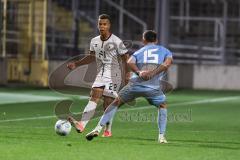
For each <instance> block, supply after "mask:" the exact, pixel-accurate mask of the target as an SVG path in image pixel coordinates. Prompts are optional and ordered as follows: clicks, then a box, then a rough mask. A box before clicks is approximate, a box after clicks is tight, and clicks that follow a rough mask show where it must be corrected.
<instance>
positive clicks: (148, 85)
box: [86, 30, 173, 143]
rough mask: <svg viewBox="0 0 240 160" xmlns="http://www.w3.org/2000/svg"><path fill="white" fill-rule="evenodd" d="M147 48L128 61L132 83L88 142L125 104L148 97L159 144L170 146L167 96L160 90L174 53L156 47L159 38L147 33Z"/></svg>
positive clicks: (124, 88) (106, 112)
mask: <svg viewBox="0 0 240 160" xmlns="http://www.w3.org/2000/svg"><path fill="white" fill-rule="evenodd" d="M143 43H144V47H142V48H141V49H139V50H138V51H136V52H135V53H134V54H133V55H132V56H131V57H130V58H129V60H128V66H129V68H130V69H131V70H132V72H133V73H134V74H133V75H132V77H131V79H130V82H129V83H128V84H127V85H126V86H125V87H123V88H122V89H121V90H120V92H119V93H118V97H117V98H116V99H115V100H114V101H113V103H111V104H110V105H109V106H108V108H107V109H106V110H105V112H104V115H103V116H102V117H101V119H100V121H99V123H98V125H97V126H96V128H95V129H94V130H93V131H91V132H90V133H88V134H87V135H86V138H87V140H92V139H93V138H94V137H97V136H98V135H99V133H100V132H101V130H102V128H103V127H104V126H105V125H106V123H107V122H108V121H109V120H110V119H111V118H112V117H113V116H114V114H115V113H116V112H117V110H118V108H119V107H121V106H122V105H123V104H124V103H126V102H129V101H132V100H134V99H135V98H137V97H145V98H146V99H147V101H148V102H149V104H151V105H154V106H156V107H157V108H158V127H159V136H158V142H159V143H167V140H166V138H165V131H166V125H167V105H166V102H165V101H166V96H165V95H164V93H163V91H162V90H161V87H160V81H161V78H162V77H163V74H164V72H165V71H166V70H167V69H168V68H169V67H170V65H171V64H172V60H173V59H172V53H171V52H170V51H169V50H168V49H166V48H164V47H163V46H160V45H157V44H156V43H157V34H156V32H154V31H151V30H147V31H145V32H144V33H143Z"/></svg>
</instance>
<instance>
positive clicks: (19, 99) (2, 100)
mask: <svg viewBox="0 0 240 160" xmlns="http://www.w3.org/2000/svg"><path fill="white" fill-rule="evenodd" d="M88 98H89V97H88V96H80V99H88ZM64 99H69V98H68V97H58V96H44V95H33V94H21V93H0V105H3V104H4V105H5V104H16V103H31V102H43V101H55V100H64Z"/></svg>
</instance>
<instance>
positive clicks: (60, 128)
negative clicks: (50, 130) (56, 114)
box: [55, 120, 72, 136]
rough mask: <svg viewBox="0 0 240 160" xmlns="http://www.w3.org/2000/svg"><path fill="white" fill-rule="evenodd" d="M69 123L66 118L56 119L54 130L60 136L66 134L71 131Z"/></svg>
mask: <svg viewBox="0 0 240 160" xmlns="http://www.w3.org/2000/svg"><path fill="white" fill-rule="evenodd" d="M71 128H72V126H71V123H70V122H68V121H67V120H58V121H57V122H56V124H55V132H56V133H57V134H58V135H60V136H66V135H68V134H69V133H70V132H71Z"/></svg>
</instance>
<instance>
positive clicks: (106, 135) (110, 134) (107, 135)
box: [102, 130, 112, 137]
mask: <svg viewBox="0 0 240 160" xmlns="http://www.w3.org/2000/svg"><path fill="white" fill-rule="evenodd" d="M102 137H112V132H110V131H107V130H105V131H104V132H103V135H102Z"/></svg>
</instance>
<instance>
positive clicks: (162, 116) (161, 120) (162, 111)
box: [158, 103, 167, 143]
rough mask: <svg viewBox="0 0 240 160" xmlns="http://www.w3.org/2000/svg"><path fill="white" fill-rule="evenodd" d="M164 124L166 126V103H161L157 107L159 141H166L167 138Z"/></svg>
mask: <svg viewBox="0 0 240 160" xmlns="http://www.w3.org/2000/svg"><path fill="white" fill-rule="evenodd" d="M166 126H167V104H166V103H162V104H160V106H159V108H158V128H159V136H158V142H159V143H167V140H166V138H165V132H166Z"/></svg>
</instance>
